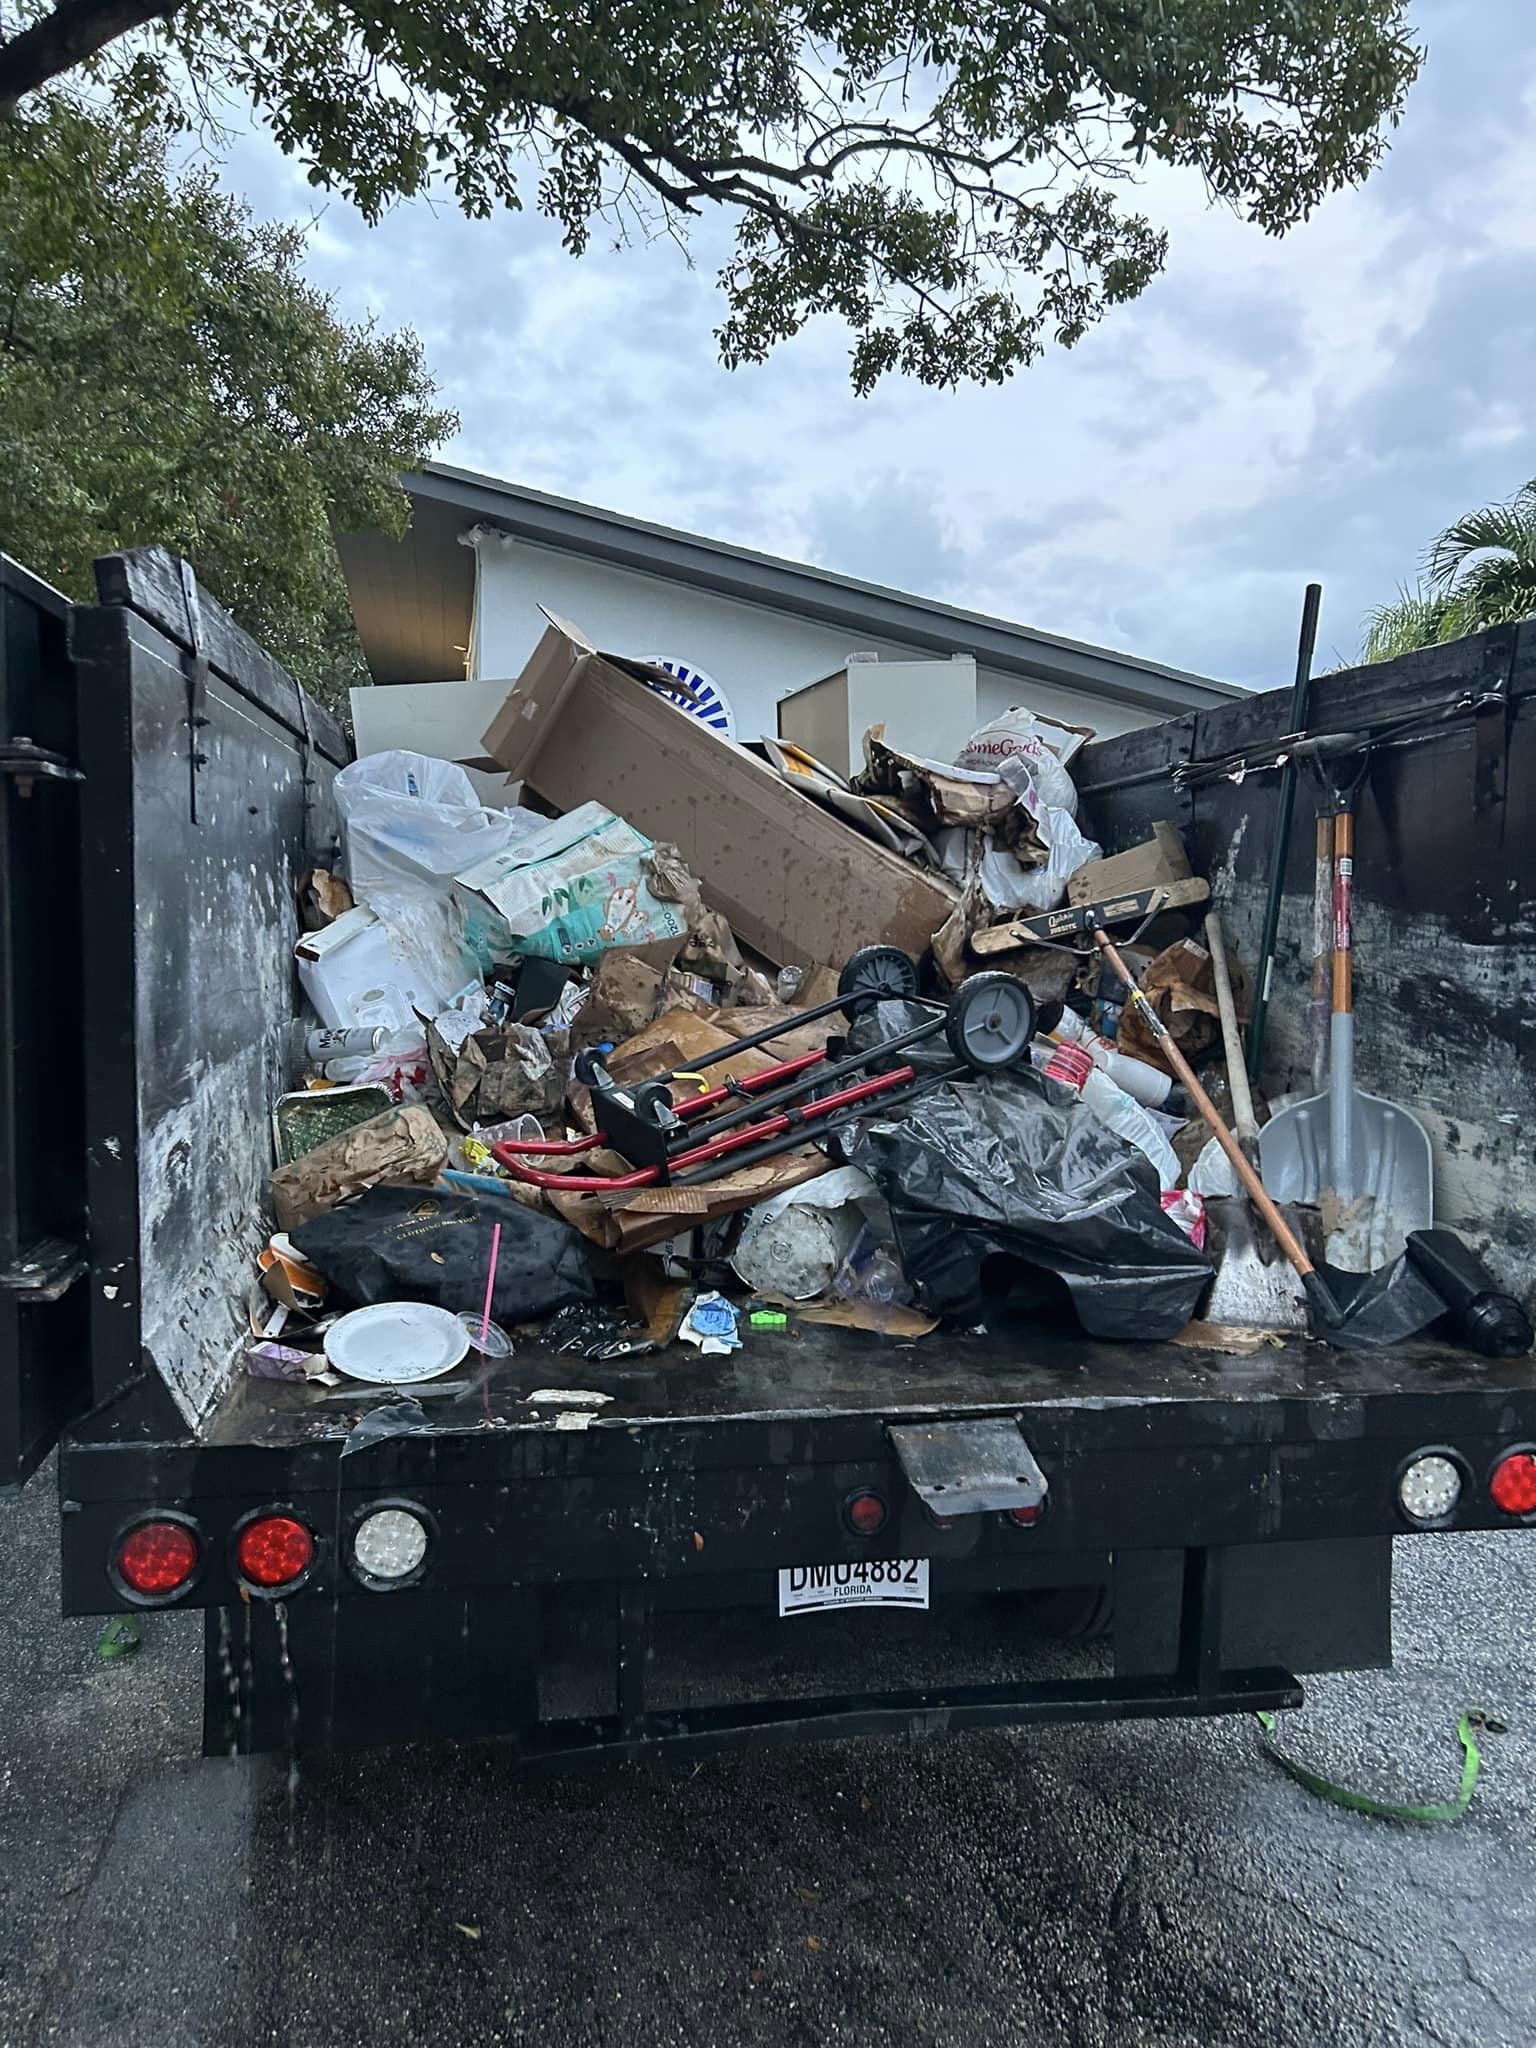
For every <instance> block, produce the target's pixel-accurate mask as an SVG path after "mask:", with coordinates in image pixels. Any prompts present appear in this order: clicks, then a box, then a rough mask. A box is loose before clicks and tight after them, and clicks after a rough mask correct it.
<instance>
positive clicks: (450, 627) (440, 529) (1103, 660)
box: [338, 462, 1247, 717]
mask: <svg viewBox="0 0 1536 2048" xmlns="http://www.w3.org/2000/svg"><path fill="white" fill-rule="evenodd" d="M401 482H402V483H403V484H404V486H405V489H406V491H407V492H408V493H409V495H410V498H411V508H412V519H411V529H410V532H409V533H408V534H407V535H406V537H405V539H404V540H402V541H394V540H391V539H389V538H388V537H387V536H386V535H384V534H382V533H379V532H377V531H375V532H371V533H362V534H344V535H342V536H340V537H339V540H338V546H339V547H340V550H341V560H342V567H343V569H344V571H345V573H346V578H347V584H348V588H349V590H350V592H351V597H352V611H353V615H354V617H355V618H356V620H357V629H358V633H359V635H360V637H361V639H362V643H363V653H364V655H365V657H366V658H367V662H368V666H369V668H370V670H371V671H372V674H373V677H374V680H375V682H381V683H405V682H435V681H438V680H440V679H442V678H444V677H448V676H453V675H457V674H460V673H461V672H462V669H463V651H464V649H465V648H466V647H467V646H468V644H469V633H470V618H471V612H472V608H473V603H474V560H473V556H472V555H471V552H470V550H469V549H467V548H465V547H463V546H461V545H460V536H461V535H462V534H463V533H464V532H465V531H466V530H467V529H468V528H469V527H471V526H476V525H480V526H492V527H497V528H499V529H500V530H501V531H502V532H504V533H508V534H511V535H513V536H515V537H516V538H517V539H519V540H523V541H528V542H531V543H533V544H534V545H535V546H538V547H547V548H555V549H557V550H559V551H560V552H561V553H562V554H566V555H575V556H580V557H584V558H586V559H587V560H589V561H595V562H606V563H609V564H611V565H613V566H615V567H618V568H623V569H632V570H638V571H639V572H641V573H642V574H645V575H649V576H654V577H659V578H662V579H663V580H666V581H669V582H673V583H679V584H684V585H686V586H688V587H689V588H692V589H696V590H708V591H712V592H713V593H714V594H715V595H717V596H720V597H728V598H734V599H736V600H737V601H738V602H740V603H743V604H754V605H762V606H764V607H765V608H767V609H768V610H770V611H775V612H780V613H788V614H789V615H791V616H792V617H796V618H802V619H810V620H814V621H816V622H818V623H820V624H822V625H828V626H836V627H839V628H841V629H842V630H843V631H845V632H846V633H848V634H849V635H850V636H851V639H852V641H853V642H855V643H856V642H857V641H859V640H861V639H876V640H886V641H894V642H896V643H897V645H899V646H903V647H912V648H917V649H922V650H924V651H927V652H931V653H934V654H941V655H948V654H952V653H965V654H973V655H974V656H975V657H976V659H977V661H978V662H980V663H981V664H982V666H983V667H986V668H990V669H994V670H998V671H1001V672H1002V673H1003V674H1006V675H1015V676H1021V677H1025V678H1029V679H1033V680H1036V681H1041V682H1048V683H1052V684H1055V685H1057V686H1059V687H1061V688H1064V689H1075V690H1081V691H1084V692H1086V693H1087V694H1088V695H1090V696H1094V697H1100V698H1105V699H1107V700H1108V701H1110V702H1112V703H1118V704H1126V705H1132V706H1134V707H1135V708H1136V709H1138V710H1142V711H1149V712H1152V713H1155V714H1157V715H1160V716H1162V717H1171V716H1173V715H1175V714H1177V713H1179V712H1183V711H1192V710H1200V709H1203V708H1206V707H1208V706H1214V705H1217V704H1222V703H1225V702H1226V701H1227V700H1228V699H1230V698H1234V697H1242V696H1245V695H1246V694H1247V692H1245V691H1243V690H1242V689H1240V688H1238V687H1237V686H1235V685H1234V684H1231V683H1219V682H1215V681H1213V680H1212V679H1211V678H1210V677H1209V676H1200V675H1192V674H1190V673H1189V672H1188V671H1187V670H1184V669H1177V668H1168V667H1166V666H1164V665H1163V664H1162V663H1161V662H1155V661H1144V660H1142V659H1141V658H1140V657H1139V656H1136V655H1130V654H1120V653H1116V652H1115V651H1114V650H1113V649H1110V648H1106V647H1095V646H1091V645H1090V644H1088V643H1087V642H1085V641H1081V640H1068V639H1065V638H1063V637H1062V636H1061V635H1060V634H1057V633H1042V632H1039V631H1038V630H1037V629H1036V628H1034V627H1032V626H1019V625H1014V624H1013V623H1011V622H1010V621H1009V620H1007V619H997V618H991V617H989V616H988V615H987V614H986V613H984V612H972V611H965V610H962V609H961V608H960V607H959V606H957V605H949V604H941V603H939V602H938V601H937V600H936V599H934V598H927V597H917V596H914V595H913V594H912V593H911V592H909V591H903V590H891V589H887V588H886V587H885V586H884V585H882V584H878V583H865V582H862V581H861V580H860V579H859V578H857V577H853V576H837V575H834V574H832V573H831V571H829V570H826V569H816V568H812V567H811V566H810V565H809V564H807V563H804V562H790V561H785V560H783V559H781V558H780V557H779V556H776V555H764V554H759V553H758V552H757V551H756V550H755V549H753V548H741V547H735V546H732V545H731V544H730V543H729V542H727V541H719V540H708V539H705V538H704V537H703V536H702V535H700V534H695V533H681V532H679V531H678V530H677V529H676V528H674V527H670V526H658V525H655V524H654V523H652V522H651V521H650V520H646V519H632V518H629V517H628V516H627V515H625V514H623V513H619V512H608V511H604V510H603V509H602V508H601V507H599V506H596V505H583V504H580V503H578V502H577V501H576V500H575V499H572V498H556V497H553V496H551V495H550V494H549V493H548V492H546V491H535V490H530V489H529V488H528V487H527V486H526V485H525V484H510V483H504V482H502V481H501V480H500V479H499V478H497V477H490V476H481V475H479V474H477V473H476V472H475V471H473V470H467V469H455V468H453V467H452V466H451V465H449V464H448V463H445V462H429V463H428V464H427V465H426V466H425V468H423V469H421V470H419V471H416V472H414V473H413V474H411V475H409V476H406V477H402V479H401Z"/></svg>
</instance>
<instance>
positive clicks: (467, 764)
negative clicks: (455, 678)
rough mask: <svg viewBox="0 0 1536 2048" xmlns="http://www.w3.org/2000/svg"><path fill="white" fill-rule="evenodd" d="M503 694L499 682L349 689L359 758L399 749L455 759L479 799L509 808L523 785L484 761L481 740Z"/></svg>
mask: <svg viewBox="0 0 1536 2048" xmlns="http://www.w3.org/2000/svg"><path fill="white" fill-rule="evenodd" d="M505 694H506V691H505V686H504V685H503V684H500V683H461V682H451V683H365V684H363V685H362V686H361V687H360V688H358V689H355V690H353V691H352V693H351V698H352V731H353V735H354V737H355V739H356V742H357V752H358V758H359V759H361V758H362V756H363V755H364V754H382V753H386V752H388V751H389V750H390V749H391V748H394V747H403V748H404V749H405V750H406V751H407V752H408V753H413V754H431V755H433V756H434V757H435V758H436V759H437V760H439V761H454V762H457V764H458V766H459V767H461V768H462V769H463V770H464V772H465V774H466V775H468V777H469V779H470V781H471V782H472V783H473V784H474V786H475V794H476V796H478V797H479V799H480V801H481V803H483V804H486V805H488V806H489V807H490V808H491V809H492V810H501V811H505V810H511V809H513V808H514V807H515V806H516V804H517V802H518V800H519V798H520V797H521V796H522V786H521V784H519V783H517V782H509V781H508V779H507V777H506V775H505V774H504V773H503V772H502V770H501V769H499V768H498V767H497V766H496V764H495V762H494V761H488V760H487V759H486V757H485V751H484V747H483V745H482V742H481V738H480V735H481V734H482V733H483V732H484V731H485V721H486V720H487V719H488V718H490V717H491V716H492V715H493V714H494V713H495V710H496V707H497V705H498V704H499V703H500V702H501V700H502V698H503V696H504V695H505Z"/></svg>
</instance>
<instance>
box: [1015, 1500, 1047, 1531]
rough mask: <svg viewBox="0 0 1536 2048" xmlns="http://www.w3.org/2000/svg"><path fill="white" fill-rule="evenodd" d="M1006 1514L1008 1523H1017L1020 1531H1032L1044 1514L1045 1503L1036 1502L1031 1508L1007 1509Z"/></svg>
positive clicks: (1041, 1501)
mask: <svg viewBox="0 0 1536 2048" xmlns="http://www.w3.org/2000/svg"><path fill="white" fill-rule="evenodd" d="M1006 1513H1007V1516H1008V1519H1009V1521H1010V1522H1017V1524H1018V1525H1019V1527H1020V1528H1021V1529H1032V1528H1033V1527H1034V1525H1035V1524H1036V1522H1038V1521H1039V1520H1040V1518H1041V1516H1042V1515H1043V1514H1044V1513H1045V1502H1044V1501H1043V1500H1037V1501H1036V1502H1035V1504H1034V1506H1033V1507H1028V1508H1008V1509H1007V1510H1006Z"/></svg>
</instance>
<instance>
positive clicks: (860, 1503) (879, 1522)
mask: <svg viewBox="0 0 1536 2048" xmlns="http://www.w3.org/2000/svg"><path fill="white" fill-rule="evenodd" d="M843 1516H844V1519H845V1520H846V1521H847V1524H848V1526H849V1528H850V1529H851V1530H852V1531H853V1533H854V1535H855V1536H878V1535H879V1534H880V1531H881V1530H882V1529H883V1528H884V1527H885V1502H884V1501H883V1500H882V1499H881V1498H880V1496H879V1494H878V1493H870V1492H869V1491H868V1490H867V1489H865V1490H864V1491H862V1492H859V1493H850V1494H849V1496H848V1498H847V1499H846V1500H845V1501H844V1502H843Z"/></svg>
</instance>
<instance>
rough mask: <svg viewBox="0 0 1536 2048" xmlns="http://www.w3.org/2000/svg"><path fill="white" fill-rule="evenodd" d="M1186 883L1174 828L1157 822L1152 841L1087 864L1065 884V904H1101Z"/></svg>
mask: <svg viewBox="0 0 1536 2048" xmlns="http://www.w3.org/2000/svg"><path fill="white" fill-rule="evenodd" d="M1189 879H1190V866H1189V855H1188V854H1187V853H1186V852H1185V851H1184V842H1183V840H1182V839H1181V838H1180V837H1179V834H1178V828H1177V826H1174V825H1170V824H1169V823H1168V820H1167V819H1166V818H1159V819H1158V820H1157V822H1156V824H1154V825H1153V827H1152V837H1151V838H1150V839H1145V840H1143V841H1142V843H1141V845H1140V846H1132V847H1128V848H1127V849H1126V851H1125V852H1124V853H1112V854H1111V855H1110V856H1109V858H1108V860H1091V861H1089V862H1088V863H1087V864H1086V865H1085V866H1084V867H1080V868H1079V869H1078V871H1077V873H1076V874H1075V875H1074V876H1073V877H1072V879H1071V880H1070V881H1069V882H1068V883H1067V901H1068V902H1069V903H1104V902H1107V901H1108V899H1109V898H1110V897H1111V896H1132V895H1134V894H1135V893H1136V892H1137V891H1138V890H1139V889H1160V888H1163V887H1165V886H1166V885H1168V884H1170V883H1173V882H1187V881H1188V880H1189Z"/></svg>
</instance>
